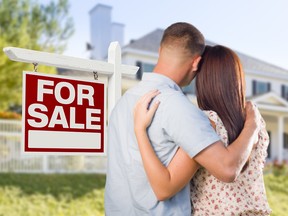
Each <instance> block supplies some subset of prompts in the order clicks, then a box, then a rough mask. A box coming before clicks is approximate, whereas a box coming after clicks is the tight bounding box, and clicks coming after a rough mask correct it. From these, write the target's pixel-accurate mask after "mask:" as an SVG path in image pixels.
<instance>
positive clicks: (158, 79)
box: [142, 72, 182, 91]
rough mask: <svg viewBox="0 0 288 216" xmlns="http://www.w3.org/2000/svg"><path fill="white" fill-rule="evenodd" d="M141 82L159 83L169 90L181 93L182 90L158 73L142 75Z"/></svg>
mask: <svg viewBox="0 0 288 216" xmlns="http://www.w3.org/2000/svg"><path fill="white" fill-rule="evenodd" d="M142 80H143V81H152V82H153V81H154V82H161V83H165V84H167V85H168V86H169V87H170V88H173V89H175V90H176V91H182V89H181V88H180V87H179V86H178V85H177V84H176V83H175V82H174V81H173V80H172V79H170V78H169V77H167V76H164V75H162V74H158V73H151V72H149V73H143V76H142Z"/></svg>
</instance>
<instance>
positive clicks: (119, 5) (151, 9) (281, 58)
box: [41, 0, 288, 69]
mask: <svg viewBox="0 0 288 216" xmlns="http://www.w3.org/2000/svg"><path fill="white" fill-rule="evenodd" d="M41 1H42V2H47V1H49V0H41ZM98 3H101V4H106V5H109V6H112V7H113V9H112V21H113V22H119V23H123V24H124V25H125V42H126V43H128V41H129V40H130V39H137V38H139V37H141V36H143V35H144V34H147V33H149V32H151V31H153V30H155V29H156V28H163V29H164V28H166V27H167V26H169V25H170V24H171V23H174V22H177V21H185V22H190V23H192V24H193V25H195V26H196V27H197V28H198V29H199V30H200V31H201V32H202V33H203V34H204V36H205V38H206V39H207V40H210V41H212V42H215V43H218V44H222V45H226V46H228V47H230V48H232V49H235V50H237V51H240V52H242V53H244V54H247V55H250V56H253V57H255V58H258V59H261V60H264V61H266V62H269V63H271V64H274V65H277V66H279V67H282V68H285V69H288V54H287V52H288V1H287V0H234V1H231V0H201V1H199V0H177V1H175V0H165V1H164V0H158V1H155V0H145V1H140V0H100V1H97V0H70V5H71V8H70V9H71V10H70V12H71V15H72V16H73V18H74V23H75V30H76V31H75V34H74V35H73V37H72V38H71V39H70V40H69V42H68V47H67V50H66V52H65V53H64V54H66V55H70V56H76V57H82V58H88V57H89V53H88V52H87V51H86V50H85V44H86V42H89V41H90V23H89V11H90V10H91V9H92V8H93V7H94V6H95V5H97V4H98ZM126 43H125V44H126ZM107 49H108V47H107Z"/></svg>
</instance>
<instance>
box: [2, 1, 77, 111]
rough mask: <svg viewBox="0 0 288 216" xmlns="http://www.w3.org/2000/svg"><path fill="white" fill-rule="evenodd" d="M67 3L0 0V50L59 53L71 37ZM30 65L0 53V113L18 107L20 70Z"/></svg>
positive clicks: (44, 68) (70, 20)
mask: <svg viewBox="0 0 288 216" xmlns="http://www.w3.org/2000/svg"><path fill="white" fill-rule="evenodd" d="M73 32H74V27H73V21H72V18H71V17H70V16H69V4H68V0H57V1H56V0H55V1H53V0H51V2H50V3H48V4H41V3H39V2H38V1H35V0H0V48H1V50H2V49H3V47H7V46H14V47H21V48H26V49H32V50H41V51H47V52H53V53H62V52H63V51H64V49H65V47H66V43H67V40H68V38H69V37H70V36H71V35H72V34H73ZM31 69H33V66H31V65H29V64H26V63H20V62H12V61H11V60H9V59H8V58H7V56H6V55H5V53H4V52H2V51H0V110H9V109H13V107H17V106H18V107H19V105H21V97H22V96H21V95H22V92H21V90H22V73H21V71H23V70H30V71H31ZM38 70H39V71H45V72H50V73H56V69H55V68H51V67H50V68H48V67H46V66H39V68H38Z"/></svg>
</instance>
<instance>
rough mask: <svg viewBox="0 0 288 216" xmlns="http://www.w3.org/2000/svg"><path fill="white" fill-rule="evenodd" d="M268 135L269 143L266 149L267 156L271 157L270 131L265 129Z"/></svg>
mask: <svg viewBox="0 0 288 216" xmlns="http://www.w3.org/2000/svg"><path fill="white" fill-rule="evenodd" d="M267 133H268V136H269V145H268V149H267V154H268V155H267V157H268V158H271V131H267Z"/></svg>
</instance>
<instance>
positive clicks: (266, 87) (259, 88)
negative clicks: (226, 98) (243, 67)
mask: <svg viewBox="0 0 288 216" xmlns="http://www.w3.org/2000/svg"><path fill="white" fill-rule="evenodd" d="M252 84H253V95H258V94H263V93H266V92H269V91H270V86H271V85H270V83H269V82H261V81H256V80H253V83H252Z"/></svg>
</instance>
